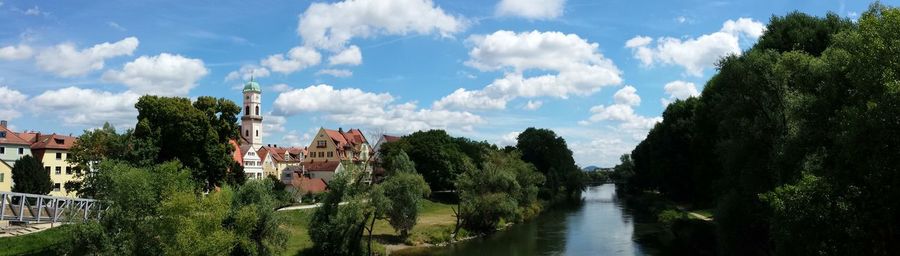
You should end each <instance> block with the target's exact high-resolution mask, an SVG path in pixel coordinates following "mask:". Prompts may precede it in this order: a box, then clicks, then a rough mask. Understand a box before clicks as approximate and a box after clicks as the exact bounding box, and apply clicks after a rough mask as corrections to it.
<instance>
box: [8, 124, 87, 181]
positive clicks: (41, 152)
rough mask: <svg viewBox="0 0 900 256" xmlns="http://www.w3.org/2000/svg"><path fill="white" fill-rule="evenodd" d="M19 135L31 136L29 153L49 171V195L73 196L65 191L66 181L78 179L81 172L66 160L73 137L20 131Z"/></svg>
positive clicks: (73, 143) (73, 141) (73, 140)
mask: <svg viewBox="0 0 900 256" xmlns="http://www.w3.org/2000/svg"><path fill="white" fill-rule="evenodd" d="M18 135H19V137H23V138H33V140H34V142H33V143H32V144H31V153H32V154H34V157H35V158H37V159H38V160H40V161H41V163H43V164H44V170H45V171H47V172H49V173H50V181H51V183H52V184H53V186H52V189H51V190H50V195H51V196H73V194H70V192H74V191H66V189H65V184H66V182H69V181H73V180H76V179H78V178H79V177H77V174H79V173H80V172H81V170H79V169H78V167H77V166H76V165H75V164H73V163H69V162H68V161H67V159H68V157H69V149H71V148H72V146H73V145H75V140H76V138H75V137H72V136H65V135H60V134H55V133H54V134H49V135H42V134H40V133H20V134H18Z"/></svg>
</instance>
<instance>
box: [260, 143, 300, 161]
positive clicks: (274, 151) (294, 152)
mask: <svg viewBox="0 0 900 256" xmlns="http://www.w3.org/2000/svg"><path fill="white" fill-rule="evenodd" d="M285 153H287V154H288V155H290V159H285V158H284V154H285ZM257 154H258V155H259V159H265V158H266V156H268V155H271V156H272V160H273V161H275V162H301V161H302V160H303V155H305V152H304V149H302V148H298V147H290V148H281V147H273V146H268V145H266V146H262V148H260V149H259V151H258V152H257Z"/></svg>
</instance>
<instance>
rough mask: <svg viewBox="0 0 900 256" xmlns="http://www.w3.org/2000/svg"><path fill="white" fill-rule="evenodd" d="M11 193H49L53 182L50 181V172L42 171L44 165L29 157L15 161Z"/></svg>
mask: <svg viewBox="0 0 900 256" xmlns="http://www.w3.org/2000/svg"><path fill="white" fill-rule="evenodd" d="M12 179H13V183H15V185H13V187H12V191H13V192H19V193H28V194H38V195H46V194H49V193H50V189H51V188H52V186H53V182H52V181H50V172H49V171H47V170H45V169H44V164H43V163H41V161H39V160H38V159H37V158H34V157H32V156H31V155H25V156H23V157H22V158H19V159H18V160H16V162H15V165H14V166H13V168H12Z"/></svg>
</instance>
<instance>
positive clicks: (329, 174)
mask: <svg viewBox="0 0 900 256" xmlns="http://www.w3.org/2000/svg"><path fill="white" fill-rule="evenodd" d="M343 170H344V164H343V163H341V162H340V161H331V162H318V163H316V162H310V163H306V164H304V165H303V177H306V178H309V179H322V180H323V181H325V183H328V182H330V181H331V180H332V179H334V175H337V174H338V173H340V172H341V171H343Z"/></svg>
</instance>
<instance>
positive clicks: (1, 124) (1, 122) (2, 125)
mask: <svg viewBox="0 0 900 256" xmlns="http://www.w3.org/2000/svg"><path fill="white" fill-rule="evenodd" d="M0 127H3V128H6V120H0Z"/></svg>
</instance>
